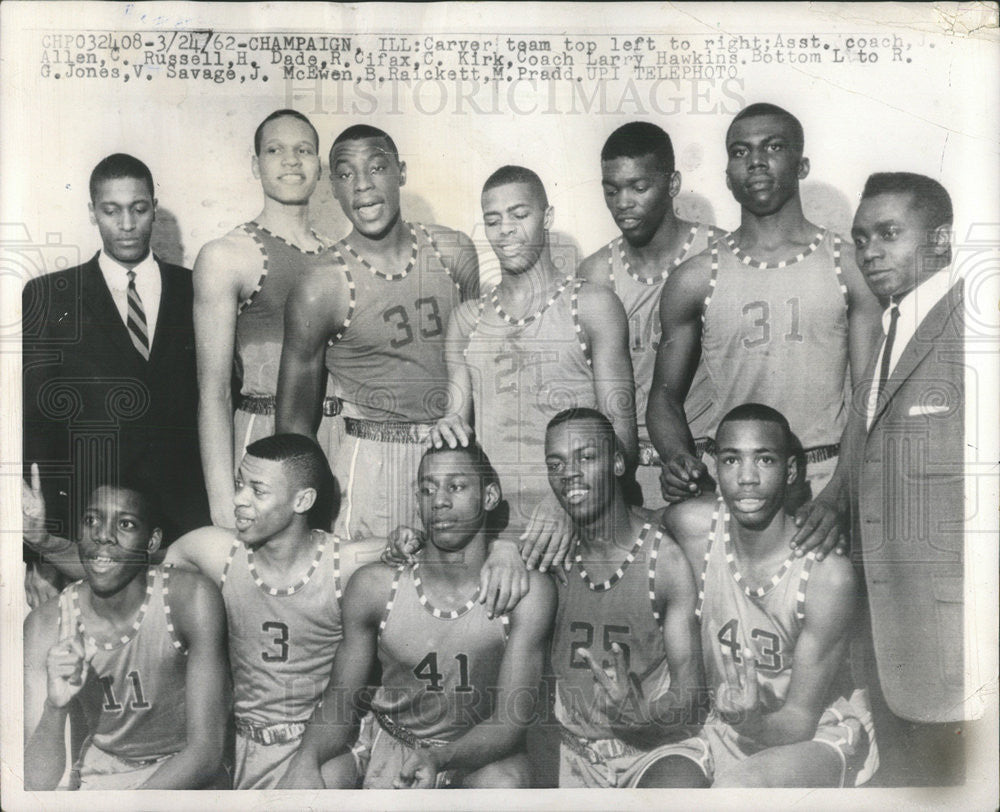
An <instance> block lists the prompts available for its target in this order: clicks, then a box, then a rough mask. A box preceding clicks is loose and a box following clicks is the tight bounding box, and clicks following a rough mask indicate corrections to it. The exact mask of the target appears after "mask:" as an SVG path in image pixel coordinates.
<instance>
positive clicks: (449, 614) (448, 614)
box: [412, 561, 479, 620]
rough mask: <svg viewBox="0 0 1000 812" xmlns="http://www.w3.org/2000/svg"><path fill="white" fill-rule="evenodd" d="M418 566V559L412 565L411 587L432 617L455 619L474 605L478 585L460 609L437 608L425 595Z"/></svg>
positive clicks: (477, 593) (477, 596)
mask: <svg viewBox="0 0 1000 812" xmlns="http://www.w3.org/2000/svg"><path fill="white" fill-rule="evenodd" d="M419 568H420V562H419V561H418V562H417V563H415V564H414V565H413V570H412V578H413V588H414V590H416V593H417V600H418V601H420V605H421V606H422V607H423V608H424V609H425V610H426V611H428V612H430V613H431V614H432V615H434V617H436V618H439V619H441V620H457V619H458V618H460V617H462V615H464V614H465V613H466V612H468V611H469V610H470V609H472V608H473V607H474V606H475V605H476V600H477V599H478V598H479V587H478V586H476V592H475V594H474V595H473V596H472V597H471V598H469V600H467V601H466V602H465V605H464V606H462V608H461V609H439V608H438V607H437V606H435V605H434V604H433V603H431V602H430V599H429V598H428V597H427V593H425V592H424V583H423V581H422V580H421V579H420V575H419V574H418V572H417V570H418V569H419Z"/></svg>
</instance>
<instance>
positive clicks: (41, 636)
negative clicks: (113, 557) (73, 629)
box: [24, 597, 70, 789]
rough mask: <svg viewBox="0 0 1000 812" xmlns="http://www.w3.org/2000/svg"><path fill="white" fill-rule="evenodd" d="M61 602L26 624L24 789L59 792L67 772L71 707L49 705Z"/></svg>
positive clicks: (36, 612) (39, 611) (38, 612)
mask: <svg viewBox="0 0 1000 812" xmlns="http://www.w3.org/2000/svg"><path fill="white" fill-rule="evenodd" d="M58 628H59V599H58V597H56V598H53V599H52V600H50V601H48V602H46V603H44V604H43V605H42V606H40V607H38V608H37V609H35V610H33V611H32V612H31V614H29V615H28V618H27V620H26V621H25V623H24V743H25V744H24V788H25V789H55V786H56V784H58V783H59V779H60V778H61V777H62V774H63V772H64V771H65V769H66V717H67V716H68V714H69V710H70V709H69V705H68V704H66V705H64V706H62V707H57V706H56V705H54V704H52V703H51V702H48V701H47V697H48V669H47V667H46V660H47V658H48V654H49V651H50V649H52V647H53V646H55V645H56V643H57V642H58Z"/></svg>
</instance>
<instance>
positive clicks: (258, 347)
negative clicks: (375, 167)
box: [194, 110, 340, 528]
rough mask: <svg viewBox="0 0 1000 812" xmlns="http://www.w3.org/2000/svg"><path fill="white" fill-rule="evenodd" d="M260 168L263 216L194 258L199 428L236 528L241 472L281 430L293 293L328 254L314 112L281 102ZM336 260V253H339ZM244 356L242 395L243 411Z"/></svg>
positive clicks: (215, 501) (217, 489)
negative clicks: (236, 384)
mask: <svg viewBox="0 0 1000 812" xmlns="http://www.w3.org/2000/svg"><path fill="white" fill-rule="evenodd" d="M251 170H252V172H253V175H254V177H255V178H257V179H258V180H260V183H261V189H262V190H263V192H264V208H263V209H262V210H261V212H260V214H258V215H257V217H256V218H254V219H253V220H251V221H250V222H248V223H244V224H243V225H241V226H237V227H236V228H235V229H233V230H232V231H231V232H229V233H228V234H227V235H226V236H224V237H221V238H219V239H217V240H213V241H212V242H210V243H208V244H207V245H205V247H204V248H202V249H201V252H200V253H199V254H198V259H197V261H196V262H195V266H194V297H195V298H194V326H195V334H196V339H197V351H198V385H199V393H200V397H199V408H198V429H199V434H200V437H201V456H202V463H203V466H204V468H205V481H206V486H207V488H208V496H209V503H210V505H211V510H212V523H213V524H216V525H218V526H220V527H230V528H231V527H232V526H233V472H234V471H235V469H236V468H237V467H238V466H239V463H240V460H242V459H243V452H244V450H245V449H246V447H247V445H249V444H250V443H251V442H253V441H254V440H257V439H259V438H261V437H266V436H268V435H269V434H273V433H274V397H275V391H276V389H277V385H278V364H279V362H280V359H281V341H282V336H283V329H284V309H285V299H286V298H287V296H288V291H289V290H290V289H291V286H292V285H293V284H294V282H295V281H296V280H297V279H298V278H299V277H301V276H303V275H304V274H305V273H306V272H307V271H308V270H309V269H310V268H313V267H322V266H323V263H324V262H325V261H327V253H326V248H327V245H326V243H325V242H324V241H323V240H322V239H321V238H320V237H318V236H317V235H316V233H315V232H314V231H313V230H312V229H311V228H310V226H309V198H310V197H311V196H312V193H313V191H314V190H315V188H316V182H317V181H318V180H319V175H320V159H319V136H318V135H317V133H316V129H315V128H314V127H313V125H312V124H311V123H310V122H309V119H307V118H306V117H305V116H303V115H302V114H301V113H298V112H296V111H295V110H276V111H275V112H273V113H271V115H269V116H268V117H267V118H265V119H264V120H263V121H262V122H261V124H260V126H259V127H257V131H256V132H255V133H254V157H253V159H252V161H251ZM331 261H332V260H331ZM234 360H235V365H236V370H237V375H238V377H239V378H240V386H241V394H240V398H239V400H238V402H237V404H236V414H235V417H234V415H233V403H232V388H231V385H230V382H231V377H232V373H233V364H234ZM338 409H339V403H338V402H337V400H336V399H335V398H326V399H325V400H324V401H323V415H324V418H323V419H322V420H321V422H320V428H319V431H318V438H319V442H320V446H321V447H322V448H323V449H324V450H325V451H326V453H327V455H328V456H331V455H332V454H333V452H334V451H335V450H336V446H337V444H338V442H339V436H340V421H339V420H337V421H334V420H330V419H329V417H330V416H331V415H334V414H336V412H337V410H338Z"/></svg>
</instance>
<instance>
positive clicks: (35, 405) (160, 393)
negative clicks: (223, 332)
mask: <svg viewBox="0 0 1000 812" xmlns="http://www.w3.org/2000/svg"><path fill="white" fill-rule="evenodd" d="M157 262H158V264H159V267H160V276H161V279H162V293H161V297H160V309H159V313H158V315H157V324H156V333H155V334H154V336H153V344H152V346H151V347H150V355H149V360H148V361H145V360H144V359H143V358H142V356H141V355H140V354H139V353H138V351H137V350H136V349H135V347H134V346H133V344H132V341H131V338H130V337H129V334H128V330H127V328H126V326H125V323H124V322H123V321H122V318H121V315H120V314H119V312H118V309H117V308H116V307H115V303H114V300H113V299H112V297H111V293H110V291H109V290H108V288H107V285H106V284H105V282H104V277H103V275H102V273H101V269H100V267H99V265H98V262H97V256H96V255H95V256H94V258H93V259H91V260H90V261H89V262H87V263H85V264H84V265H80V266H77V267H75V268H69V269H67V270H64V271H58V272H56V273H52V274H47V275H46V276H43V277H39V278H37V279H33V280H31V281H30V282H29V283H28V284H27V285H26V286H25V288H24V291H23V293H22V306H23V310H22V313H23V345H22V349H23V360H24V365H23V385H24V391H23V402H24V461H25V465H26V466H27V465H28V464H29V463H31V462H37V463H38V464H39V466H40V469H41V471H42V475H43V482H44V485H43V490H44V492H45V496H46V508H47V511H48V514H49V516H50V517H51V518H53V519H54V520H56V521H57V522H58V524H57V526H56V527H55V528H54V530H55V531H56V532H60V533H67V534H69V535H70V536H71V537H76V527H75V520H76V519H77V518H78V516H79V513H80V511H81V509H82V507H83V505H84V502H85V500H86V498H87V496H88V494H89V492H90V490H91V489H92V488H93V486H94V484H95V483H97V482H99V481H102V480H105V479H107V478H108V477H120V476H124V477H126V479H130V480H133V481H135V482H136V483H137V484H139V485H142V486H144V487H145V488H146V489H147V490H152V491H153V495H154V496H155V497H156V498H157V500H158V502H159V504H160V506H161V507H162V509H163V512H164V513H165V514H166V515H167V520H166V526H165V527H164V531H165V535H166V536H167V537H168V540H169V538H170V537H172V536H175V535H176V534H177V533H178V532H184V531H186V530H189V529H193V528H194V527H198V526H201V525H203V524H207V523H208V521H209V514H208V505H207V498H206V496H205V487H204V479H203V477H202V473H201V461H200V457H199V453H198V430H197V406H198V385H197V377H196V369H195V353H194V326H193V316H192V310H193V291H192V283H191V272H190V271H189V270H187V269H186V268H180V267H177V266H175V265H169V264H167V263H165V262H161V261H160V260H157Z"/></svg>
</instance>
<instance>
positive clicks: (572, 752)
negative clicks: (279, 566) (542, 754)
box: [545, 409, 702, 787]
mask: <svg viewBox="0 0 1000 812" xmlns="http://www.w3.org/2000/svg"><path fill="white" fill-rule="evenodd" d="M545 462H546V465H547V466H548V476H549V484H550V485H551V487H552V490H553V491H554V492H555V495H556V498H557V499H558V500H559V502H560V504H561V505H562V506H563V508H564V509H565V511H566V512H567V513H568V514H569V516H570V517H571V519H572V520H573V528H574V531H575V534H576V537H577V539H578V544H577V548H576V555H575V560H574V562H573V566H572V569H571V570H570V572H569V574H568V576H567V577H568V583H567V584H565V585H563V587H562V588H560V590H559V611H558V614H557V616H556V627H555V633H554V635H553V639H552V668H553V671H554V672H555V676H556V718H557V719H558V720H559V723H560V725H561V728H560V734H561V737H562V746H561V748H560V759H559V762H560V763H559V786H560V787H583V786H586V787H635V786H643V787H650V786H659V785H660V784H659V779H658V777H657V774H656V767H657V764H658V762H659V759H660V758H661V757H662V755H661V754H662V752H663V750H664V748H665V747H667V746H669V745H667V744H665V743H666V742H670V741H674V742H676V741H678V740H682V739H684V738H686V737H688V736H690V734H691V729H690V727H689V725H690V724H691V723H693V722H694V721H695V715H696V711H697V705H698V697H699V695H700V693H701V691H700V686H701V684H702V681H701V655H700V653H699V650H698V633H697V629H696V624H695V619H694V607H695V598H696V596H697V590H696V588H695V584H694V578H693V576H692V574H691V569H690V567H689V566H688V562H687V560H686V559H685V557H684V553H683V552H682V551H681V549H680V548H679V547H678V546H677V544H675V543H674V541H673V540H672V539H671V538H670V537H669V536H667V535H665V534H663V533H661V532H660V531H659V530H658V529H657V525H658V521H657V518H658V517H657V515H656V514H654V513H652V512H651V511H648V510H643V509H642V508H637V507H630V506H629V505H627V504H626V503H625V497H624V494H623V491H622V487H621V481H620V478H621V476H622V474H623V473H624V472H625V458H624V456H623V455H622V453H621V450H620V448H619V447H618V445H617V442H616V439H615V432H614V428H613V427H612V425H611V422H610V421H609V420H608V419H607V418H606V417H605V416H604V415H602V414H601V413H600V412H597V411H594V410H593V409H570V410H567V411H564V412H560V413H559V414H557V415H556V416H555V417H553V418H552V420H551V421H550V422H549V425H548V430H547V432H546V436H545ZM670 752H673V751H670Z"/></svg>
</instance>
